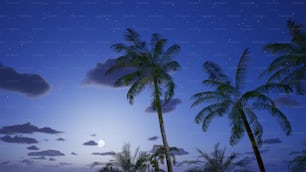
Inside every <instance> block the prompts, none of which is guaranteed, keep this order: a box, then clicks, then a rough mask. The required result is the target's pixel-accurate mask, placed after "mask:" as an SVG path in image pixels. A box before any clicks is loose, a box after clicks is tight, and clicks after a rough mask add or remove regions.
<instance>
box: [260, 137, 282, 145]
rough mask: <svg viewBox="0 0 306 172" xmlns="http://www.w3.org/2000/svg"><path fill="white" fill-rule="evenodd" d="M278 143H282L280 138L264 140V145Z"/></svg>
mask: <svg viewBox="0 0 306 172" xmlns="http://www.w3.org/2000/svg"><path fill="white" fill-rule="evenodd" d="M277 143H282V141H281V140H280V139H279V138H272V139H265V140H262V144H277Z"/></svg>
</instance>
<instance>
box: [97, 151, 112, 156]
mask: <svg viewBox="0 0 306 172" xmlns="http://www.w3.org/2000/svg"><path fill="white" fill-rule="evenodd" d="M91 154H92V155H101V156H107V155H115V153H114V152H101V153H100V152H93V153H91Z"/></svg>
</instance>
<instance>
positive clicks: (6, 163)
mask: <svg viewBox="0 0 306 172" xmlns="http://www.w3.org/2000/svg"><path fill="white" fill-rule="evenodd" d="M10 163H11V161H3V162H1V163H0V165H9V164H10Z"/></svg>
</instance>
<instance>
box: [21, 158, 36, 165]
mask: <svg viewBox="0 0 306 172" xmlns="http://www.w3.org/2000/svg"><path fill="white" fill-rule="evenodd" d="M20 162H21V163H25V164H27V165H33V164H34V161H32V160H29V159H24V160H22V161H20Z"/></svg>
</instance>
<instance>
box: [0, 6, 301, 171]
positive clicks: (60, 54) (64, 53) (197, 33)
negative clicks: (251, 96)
mask: <svg viewBox="0 0 306 172" xmlns="http://www.w3.org/2000/svg"><path fill="white" fill-rule="evenodd" d="M305 9H306V2H305V1H302V0H294V1H286V2H285V1H280V0H268V1H250V0H241V1H235V2H228V1H223V0H221V1H212V0H206V1H202V0H190V1H187V0H186V1H183V0H182V1H172V0H162V1H150V0H140V1H139V0H131V1H123V0H112V1H110V0H100V1H99V0H83V1H79V0H55V1H51V0H50V1H48V0H1V1H0V26H1V27H0V66H1V68H0V102H1V103H0V112H1V114H0V138H1V140H0V155H1V156H0V171H8V172H10V171H14V172H15V171H21V169H22V171H27V172H32V171H34V172H35V171H41V170H42V169H43V170H44V171H84V172H87V171H88V172H91V171H97V169H98V168H99V167H101V166H99V164H100V163H102V162H108V161H109V160H110V159H111V156H110V155H111V152H112V151H115V152H118V151H120V150H121V147H122V145H123V144H124V143H130V144H131V145H132V148H133V149H135V148H136V147H138V146H139V148H140V149H141V150H144V151H150V150H151V149H152V147H153V146H154V145H158V144H161V143H162V140H161V138H160V130H159V125H158V120H157V116H156V114H155V113H154V112H152V109H150V107H149V106H150V98H151V92H150V90H145V91H144V92H143V93H141V94H140V95H139V96H137V97H136V98H135V102H134V104H133V105H132V106H131V105H130V104H129V102H128V101H127V99H126V92H127V88H126V87H119V88H113V87H112V83H113V80H114V77H112V76H104V75H103V73H104V71H105V69H106V68H107V67H109V65H111V64H113V62H114V59H115V58H116V57H118V56H119V55H120V54H118V53H116V52H114V51H113V50H112V49H111V48H110V47H111V45H113V44H115V43H120V42H123V40H124V39H123V35H124V33H125V31H126V29H127V28H132V29H134V30H135V31H137V32H138V33H139V34H140V35H141V37H142V39H143V40H145V41H149V40H150V36H151V34H152V33H160V34H161V35H163V36H164V37H165V38H167V39H168V44H167V45H168V46H169V45H172V44H174V43H177V44H179V45H180V46H181V48H182V49H181V52H180V53H179V54H178V55H177V56H176V57H175V59H176V60H177V61H178V62H179V63H180V64H181V66H182V69H181V70H180V71H178V72H176V73H174V74H173V75H172V76H173V79H174V81H175V83H176V90H175V96H174V99H173V101H172V102H171V103H170V104H169V105H168V106H167V107H165V114H164V120H165V127H166V133H167V137H168V143H169V145H170V146H176V147H179V148H182V149H183V150H185V151H186V152H188V154H186V155H181V156H177V159H178V161H183V160H188V159H195V158H196V157H197V152H196V148H200V149H202V150H204V151H207V152H210V151H212V150H213V147H214V145H215V144H216V143H217V142H220V144H221V147H227V151H228V153H231V152H239V153H240V154H241V155H242V157H251V158H253V160H252V162H251V163H250V164H249V167H250V169H254V170H255V171H256V170H257V166H256V165H257V164H256V161H255V160H254V156H253V154H250V152H252V149H251V146H250V143H249V141H248V138H247V137H244V138H243V139H242V140H241V141H240V142H239V144H237V145H236V146H233V147H232V146H230V145H229V135H230V126H229V124H230V123H229V121H228V120H227V118H226V117H224V118H220V119H216V120H214V121H213V122H212V124H211V125H210V127H209V129H208V131H207V132H205V133H204V132H203V131H202V130H201V126H200V125H196V124H195V122H194V117H195V115H196V114H197V112H198V111H199V110H200V107H198V108H192V109H191V108H190V106H191V104H192V100H191V98H190V97H191V96H192V95H193V94H195V93H197V92H200V91H204V90H205V89H207V88H205V87H204V86H203V85H202V84H201V82H202V80H204V79H206V77H207V75H206V74H205V73H204V72H203V70H202V64H203V63H204V62H205V61H206V60H210V61H214V62H215V63H217V64H219V65H220V66H221V67H222V68H223V69H224V71H226V73H227V74H229V75H230V76H231V77H232V78H233V76H234V72H235V67H236V65H237V63H238V60H239V57H240V55H241V53H242V52H243V50H244V49H245V48H250V61H249V62H248V63H249V71H248V75H247V77H248V80H247V81H248V85H247V89H252V88H255V87H256V86H258V84H259V83H263V81H264V79H262V78H258V74H259V73H260V72H261V71H262V70H264V69H265V68H266V67H267V65H268V64H269V63H270V62H271V61H272V60H273V58H274V56H272V55H270V54H268V53H266V52H264V51H263V50H262V47H263V46H264V45H265V44H267V43H272V42H288V41H290V35H289V33H288V29H287V27H286V21H287V20H288V19H292V20H294V21H296V22H297V23H301V24H305V25H306V22H305V21H306V20H305V19H306V11H305ZM273 96H274V98H275V102H276V103H277V104H278V106H279V108H280V109H281V110H282V111H283V112H284V113H285V114H286V115H287V117H288V119H289V120H290V122H291V124H292V126H293V132H292V135H291V136H286V135H285V133H284V132H282V130H281V129H280V127H279V125H278V124H277V122H276V120H275V119H274V118H272V117H271V116H270V115H269V114H266V113H263V112H260V113H259V114H258V117H259V119H260V121H261V122H262V125H263V127H264V134H263V140H264V143H263V145H262V147H261V151H262V157H263V160H264V163H265V165H266V169H267V171H287V163H288V160H290V158H291V157H290V156H289V153H290V152H292V151H299V150H302V148H303V147H302V145H303V142H304V141H305V138H306V137H305V136H306V133H305V132H304V131H305V129H306V127H305V123H306V118H305V117H304V116H303V115H304V113H305V110H306V103H305V102H306V101H305V96H297V95H289V96H285V95H273ZM100 140H103V141H104V142H105V145H104V146H101V145H100V146H99V144H98V142H99V141H100ZM175 170H176V171H182V170H183V167H175Z"/></svg>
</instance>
